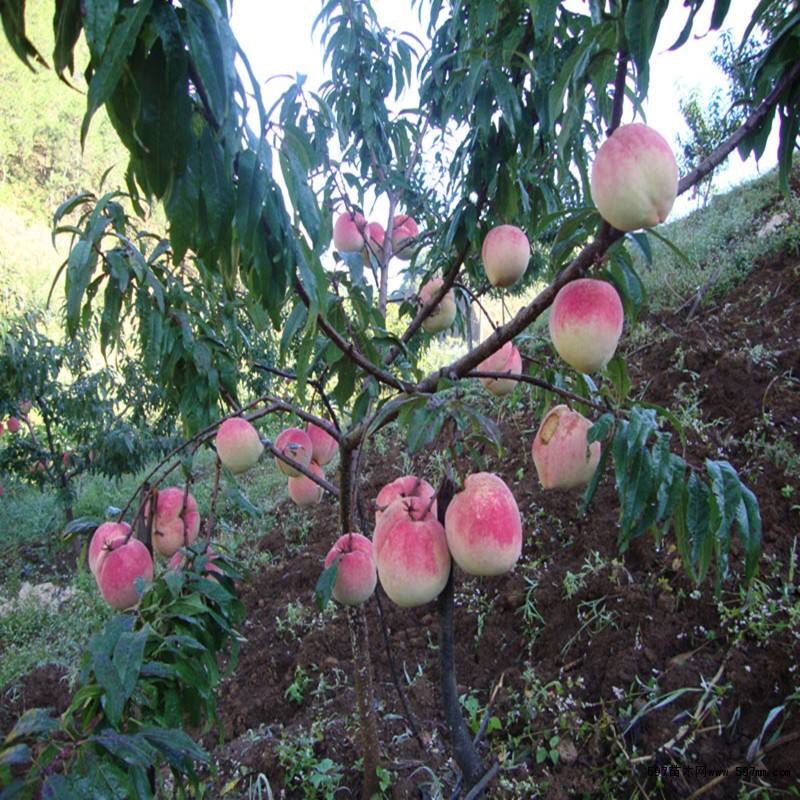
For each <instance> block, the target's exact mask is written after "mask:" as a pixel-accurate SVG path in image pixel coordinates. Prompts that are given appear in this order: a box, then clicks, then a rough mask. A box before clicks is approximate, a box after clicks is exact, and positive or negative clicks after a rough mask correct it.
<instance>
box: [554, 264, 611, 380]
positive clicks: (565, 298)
mask: <svg viewBox="0 0 800 800" xmlns="http://www.w3.org/2000/svg"><path fill="white" fill-rule="evenodd" d="M623 321H624V313H623V310H622V301H621V300H620V299H619V295H618V294H617V290H616V289H615V288H614V287H613V286H612V285H611V284H610V283H607V282H606V281H598V280H594V279H593V278H580V279H578V280H576V281H572V282H571V283H568V284H566V286H562V287H561V289H560V290H559V292H558V294H557V295H556V299H555V300H554V301H553V306H552V308H551V309H550V320H549V322H548V327H549V330H550V339H551V341H552V342H553V346H554V347H555V349H556V352H557V353H558V354H559V355H560V356H561V358H563V359H564V361H566V362H567V364H569V365H570V366H571V367H574V368H575V369H577V370H578V371H579V372H584V373H588V372H595V371H597V370H600V369H603V367H605V365H606V364H608V362H609V361H610V360H611V358H612V357H613V355H614V353H615V352H616V349H617V343H618V342H619V337H620V336H621V335H622V323H623Z"/></svg>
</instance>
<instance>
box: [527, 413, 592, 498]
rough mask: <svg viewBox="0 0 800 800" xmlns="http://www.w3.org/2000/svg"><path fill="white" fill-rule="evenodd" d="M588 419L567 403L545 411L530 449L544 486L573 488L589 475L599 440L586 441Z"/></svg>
mask: <svg viewBox="0 0 800 800" xmlns="http://www.w3.org/2000/svg"><path fill="white" fill-rule="evenodd" d="M591 427H592V423H591V422H590V421H589V420H588V419H586V417H584V416H583V415H582V414H579V413H578V412H577V411H573V410H572V409H570V408H569V407H568V406H565V405H559V406H555V407H554V408H551V409H550V411H548V412H547V414H546V415H545V417H544V419H543V420H542V424H541V425H540V426H539V430H538V431H537V432H536V438H535V439H534V440H533V447H532V449H531V453H532V455H533V463H534V464H535V465H536V474H537V475H538V476H539V481H540V482H541V484H542V487H543V488H544V489H574V488H576V487H578V486H585V485H586V484H587V483H589V481H590V480H591V479H592V475H594V471H595V470H596V469H597V465H598V463H599V461H600V449H601V448H600V442H592V444H591V445H589V444H588V443H587V441H586V434H587V433H588V432H589V428H591Z"/></svg>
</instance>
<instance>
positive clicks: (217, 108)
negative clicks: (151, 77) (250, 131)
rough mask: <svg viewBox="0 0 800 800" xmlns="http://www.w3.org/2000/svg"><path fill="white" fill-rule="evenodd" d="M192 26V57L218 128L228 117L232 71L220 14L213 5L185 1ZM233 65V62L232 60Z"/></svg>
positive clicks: (183, 4)
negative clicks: (230, 73)
mask: <svg viewBox="0 0 800 800" xmlns="http://www.w3.org/2000/svg"><path fill="white" fill-rule="evenodd" d="M181 5H182V6H183V8H184V9H185V10H186V18H187V22H188V24H189V54H190V57H191V59H192V63H193V64H194V65H195V67H196V69H197V78H198V79H199V81H200V84H201V87H202V92H203V94H204V95H205V97H206V98H207V99H208V105H209V109H208V110H209V111H210V112H211V114H212V115H213V116H214V119H215V120H216V122H217V123H218V124H220V125H221V124H222V123H223V121H224V119H225V116H226V115H227V113H228V98H229V97H230V86H229V85H228V68H227V61H226V55H227V54H226V53H225V48H224V47H223V43H222V39H221V37H220V31H219V25H218V22H219V18H220V15H219V11H218V10H217V9H216V8H215V7H214V6H213V4H209V3H204V2H200V0H185V2H183V3H182V4H181ZM231 63H232V59H231Z"/></svg>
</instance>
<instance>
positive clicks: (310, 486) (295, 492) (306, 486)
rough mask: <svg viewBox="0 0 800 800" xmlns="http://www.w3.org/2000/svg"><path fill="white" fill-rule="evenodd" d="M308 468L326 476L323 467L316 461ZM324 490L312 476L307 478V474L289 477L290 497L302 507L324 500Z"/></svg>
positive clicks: (322, 476)
mask: <svg viewBox="0 0 800 800" xmlns="http://www.w3.org/2000/svg"><path fill="white" fill-rule="evenodd" d="M308 470H309V472H313V473H314V474H315V475H317V476H318V477H320V478H324V477H325V473H324V472H323V471H322V467H320V466H319V464H317V463H316V462H315V461H312V462H311V463H310V464H309V465H308ZM323 492H324V489H323V488H322V487H321V486H320V485H319V484H318V483H314V481H312V480H311V478H307V477H306V476H305V475H299V476H298V477H296V478H289V497H291V498H292V501H293V502H294V503H295V505H298V506H300V507H301V508H305V507H306V506H314V505H316V504H317V503H319V502H320V501H321V500H322V494H323Z"/></svg>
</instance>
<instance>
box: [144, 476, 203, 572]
mask: <svg viewBox="0 0 800 800" xmlns="http://www.w3.org/2000/svg"><path fill="white" fill-rule="evenodd" d="M184 496H185V503H184ZM149 515H150V503H149V502H147V503H146V504H145V516H146V517H147V518H149ZM199 531H200V513H199V511H198V510H197V501H196V500H195V499H194V497H192V495H191V494H186V493H185V490H184V489H182V488H181V487H180V486H170V487H169V488H167V489H162V490H161V491H160V492H159V493H158V497H157V498H156V513H155V518H154V519H153V549H154V550H155V551H156V552H157V553H159V554H160V555H162V556H164V557H166V558H169V557H170V556H172V555H174V554H175V553H176V552H177V551H178V549H179V548H181V547H187V546H188V545H190V544H192V543H193V542H194V540H195V539H196V538H197V534H198V533H199Z"/></svg>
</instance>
